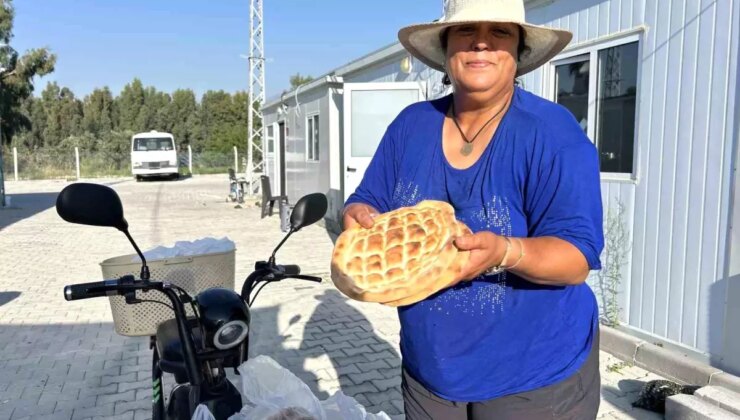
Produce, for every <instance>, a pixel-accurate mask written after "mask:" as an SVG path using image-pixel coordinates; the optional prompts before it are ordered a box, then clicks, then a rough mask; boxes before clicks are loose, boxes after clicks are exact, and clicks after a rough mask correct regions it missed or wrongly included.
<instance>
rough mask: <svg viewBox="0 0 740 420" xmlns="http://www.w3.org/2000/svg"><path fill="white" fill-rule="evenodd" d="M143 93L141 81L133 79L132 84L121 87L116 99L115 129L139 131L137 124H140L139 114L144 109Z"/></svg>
mask: <svg viewBox="0 0 740 420" xmlns="http://www.w3.org/2000/svg"><path fill="white" fill-rule="evenodd" d="M144 103H145V92H144V85H143V84H142V83H141V80H139V79H138V78H135V79H134V80H133V82H131V83H129V84H127V85H126V86H124V87H123V90H122V91H121V94H120V95H118V97H117V98H116V108H117V109H118V123H117V124H116V128H117V130H118V131H121V130H132V131H141V130H140V127H139V126H138V124H139V123H140V122H141V121H140V119H139V114H140V113H141V108H143V107H144Z"/></svg>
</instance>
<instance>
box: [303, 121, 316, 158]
mask: <svg viewBox="0 0 740 420" xmlns="http://www.w3.org/2000/svg"><path fill="white" fill-rule="evenodd" d="M306 160H311V161H318V160H319V115H318V114H316V115H311V116H309V117H306Z"/></svg>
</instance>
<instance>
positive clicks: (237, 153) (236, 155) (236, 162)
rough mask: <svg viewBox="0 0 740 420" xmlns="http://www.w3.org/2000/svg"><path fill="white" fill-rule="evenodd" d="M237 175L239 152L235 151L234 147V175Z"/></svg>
mask: <svg viewBox="0 0 740 420" xmlns="http://www.w3.org/2000/svg"><path fill="white" fill-rule="evenodd" d="M238 173H239V152H238V151H237V150H236V146H234V174H238Z"/></svg>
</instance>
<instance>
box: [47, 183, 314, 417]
mask: <svg viewBox="0 0 740 420" xmlns="http://www.w3.org/2000/svg"><path fill="white" fill-rule="evenodd" d="M56 208H57V212H58V214H59V215H60V216H61V217H62V219H64V220H66V221H68V222H70V223H78V224H85V225H92V226H107V227H115V228H117V229H118V230H120V231H122V232H123V233H124V234H125V235H126V236H127V237H128V239H129V241H130V242H131V244H132V245H133V247H134V248H135V249H136V252H137V253H138V254H139V257H140V258H141V261H142V267H141V273H140V276H139V278H138V279H135V278H134V276H131V275H128V276H123V277H121V278H118V279H110V280H104V281H98V282H92V283H81V284H73V285H69V286H65V288H64V297H65V299H66V300H70V301H71V300H77V299H88V298H95V297H106V296H112V295H121V296H125V298H126V303H127V304H131V305H135V304H138V303H141V302H143V301H145V300H144V299H141V296H145V295H146V294H147V293H150V292H153V293H163V294H164V295H165V296H166V297H167V298H168V300H169V301H170V305H167V306H169V307H170V308H171V309H172V310H173V312H174V317H173V318H172V319H170V320H168V321H165V322H162V323H161V324H159V325H158V327H157V332H156V335H155V336H152V337H151V338H150V347H151V349H152V417H153V419H154V420H164V419H170V420H190V419H191V418H192V416H193V414H194V413H195V410H196V408H197V406H198V405H200V404H203V405H205V406H206V407H207V408H208V409H209V410H210V412H211V413H212V414H213V415H214V417H215V418H216V419H217V420H221V419H224V420H225V419H228V418H229V417H230V416H232V415H233V414H235V413H238V412H239V411H240V410H241V408H242V400H241V394H240V393H239V391H238V390H237V389H236V387H235V386H234V385H233V384H232V383H231V381H230V380H229V379H228V378H227V376H226V372H227V369H229V368H231V369H233V370H234V372H235V373H236V374H238V373H239V372H238V370H237V367H238V366H239V365H241V364H242V363H243V362H244V361H245V360H247V358H248V355H249V332H250V323H251V316H250V312H249V307H250V306H251V305H252V303H253V302H254V300H255V298H256V297H257V295H258V294H259V292H260V291H261V290H262V288H263V287H264V286H265V285H266V284H269V283H271V282H276V281H280V280H283V279H287V278H296V279H301V280H308V281H314V282H320V281H321V278H319V277H312V276H306V275H302V274H300V267H298V266H297V265H278V264H276V263H275V253H276V252H277V250H278V249H279V248H280V247H281V246H282V245H283V243H285V241H286V240H287V239H288V237H290V235H292V234H293V233H295V232H297V231H299V230H300V229H301V228H303V227H305V226H308V225H311V224H313V223H315V222H317V221H318V220H320V219H321V218H322V217H323V216H324V215H325V214H326V209H327V200H326V196H324V195H323V194H320V193H315V194H309V195H307V196H305V197H303V198H301V199H300V200H299V201H298V202H297V203H296V206H295V207H294V209H293V212H292V213H291V227H290V230H289V232H288V234H287V235H286V236H285V237H284V238H283V240H282V241H281V242H280V243H279V244H278V246H277V247H276V248H275V250H274V251H273V253H272V255H271V256H270V258H269V259H268V260H267V261H259V262H257V263H256V264H255V270H254V272H253V273H252V274H250V275H249V276H248V277H247V279H246V280H245V282H244V284H243V286H242V290H241V293H237V292H236V291H233V290H229V289H225V288H210V289H207V290H203V291H199V293H198V294H196V295H195V296H194V297H191V296H190V295H189V294H188V293H187V292H186V291H185V290H183V289H181V288H180V287H178V286H176V285H174V284H170V283H163V282H157V281H151V280H150V278H149V277H150V276H149V268H148V266H147V265H146V259H145V258H144V255H143V254H142V253H141V251H140V250H139V247H138V246H137V245H136V243H135V242H134V240H133V238H132V237H131V235H130V234H129V232H128V222H127V221H126V219H124V217H123V206H122V204H121V201H120V198H119V197H118V195H117V194H116V193H115V191H114V190H113V189H111V188H109V187H107V186H103V185H98V184H87V183H76V184H72V185H70V186H67V187H66V188H65V189H64V190H62V192H61V193H60V194H59V197H58V198H57V203H56ZM260 284H261V286H260V287H259V288H257V286H258V285H260ZM137 291H139V292H140V293H139V294H138V295H137V294H136V292H137ZM137 296H138V297H137ZM150 302H151V300H150ZM159 303H162V302H159ZM162 304H165V303H162ZM185 305H191V307H192V308H193V313H194V316H191V317H188V316H187V314H186V312H185ZM164 373H169V374H172V375H173V376H174V379H175V382H176V385H175V387H174V388H173V390H172V391H171V393H170V395H169V398H168V400H169V401H168V402H167V405H166V407H165V403H164V396H163V391H162V389H163V387H162V378H163V374H164Z"/></svg>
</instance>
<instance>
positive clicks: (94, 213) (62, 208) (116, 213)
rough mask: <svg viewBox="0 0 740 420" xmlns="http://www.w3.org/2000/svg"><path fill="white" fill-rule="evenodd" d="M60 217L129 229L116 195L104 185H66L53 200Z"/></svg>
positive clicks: (81, 222) (77, 221) (74, 221)
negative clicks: (55, 200) (55, 199)
mask: <svg viewBox="0 0 740 420" xmlns="http://www.w3.org/2000/svg"><path fill="white" fill-rule="evenodd" d="M56 208H57V213H58V214H59V216H60V217H61V218H62V219H64V220H66V221H67V222H70V223H78V224H81V225H91V226H107V227H114V228H116V229H118V230H121V231H126V230H127V229H128V223H127V222H126V219H124V218H123V205H122V204H121V199H120V198H119V197H118V194H116V192H115V191H114V190H113V189H112V188H110V187H107V186H105V185H99V184H88V183H83V182H80V183H76V184H72V185H69V186H67V187H65V188H64V189H63V190H62V192H61V193H59V196H58V197H57V202H56Z"/></svg>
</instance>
